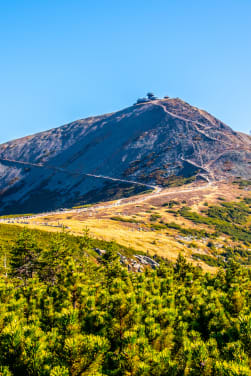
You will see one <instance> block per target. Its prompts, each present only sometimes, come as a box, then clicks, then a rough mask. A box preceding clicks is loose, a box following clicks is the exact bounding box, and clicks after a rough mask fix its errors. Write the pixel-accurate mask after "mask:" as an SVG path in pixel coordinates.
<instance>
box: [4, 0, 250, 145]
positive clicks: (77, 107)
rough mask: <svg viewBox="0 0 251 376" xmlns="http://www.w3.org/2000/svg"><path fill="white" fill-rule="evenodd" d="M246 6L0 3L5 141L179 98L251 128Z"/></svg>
mask: <svg viewBox="0 0 251 376" xmlns="http://www.w3.org/2000/svg"><path fill="white" fill-rule="evenodd" d="M250 17H251V1H250V0H220V1H219V0H217V1H216V0H189V1H188V0H158V1H157V0H123V1H122V0H114V1H112V0H35V1H34V0H22V1H21V0H8V1H4V0H2V1H0V38H1V39H0V40H1V44H0V116H1V122H0V129H1V132H0V142H4V141H7V140H10V139H13V138H17V137H21V136H24V135H28V134H32V133H35V132H38V131H42V130H46V129H49V128H53V127H56V126H60V125H62V124H64V123H67V122H70V121H73V120H76V119H79V118H83V117H87V116H89V115H98V114H101V113H106V112H112V111H116V110H119V109H121V108H124V107H127V106H129V105H131V104H132V103H133V102H134V101H135V100H136V99H137V98H138V97H141V96H144V95H145V93H146V92H147V91H153V92H154V93H155V94H156V95H158V96H164V95H169V96H172V97H180V98H182V99H184V100H185V101H187V102H189V103H190V104H192V105H195V106H198V107H200V108H203V109H205V110H207V111H208V112H210V113H212V114H213V115H215V116H216V117H218V118H220V119H221V120H222V121H224V122H225V123H227V124H228V125H230V126H231V127H233V128H234V129H235V130H239V131H243V132H247V133H248V132H249V131H250V130H251V24H250Z"/></svg>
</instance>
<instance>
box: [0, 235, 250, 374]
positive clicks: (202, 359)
mask: <svg viewBox="0 0 251 376" xmlns="http://www.w3.org/2000/svg"><path fill="white" fill-rule="evenodd" d="M34 234H35V232H32V233H31V232H28V231H23V232H21V234H20V235H19V236H18V238H17V240H16V241H13V243H12V245H11V247H10V252H9V251H8V252H7V251H6V254H7V258H8V266H7V267H5V268H3V270H2V273H1V278H0V297H1V300H0V375H4V376H11V375H12V376H13V375H14V376H16V375H17V376H22V375H24V376H26V375H28V376H38V375H41V376H59V375H60V376H69V375H72V376H80V375H82V376H84V375H88V376H101V375H103V376H112V375H114V376H115V375H121V376H122V375H128V376H129V375H135V376H148V375H149V376H150V375H151V376H167V375H172V376H182V375H189V376H195V375H198V376H200V375H212V376H227V375H229V376H230V375H231V376H237V375H241V376H247V375H249V374H250V373H249V367H250V356H251V351H250V350H251V315H250V300H249V299H250V295H249V294H250V290H249V287H250V272H249V271H248V270H247V269H245V268H242V267H241V266H240V265H238V264H236V263H234V262H229V263H228V267H227V269H226V270H221V269H220V270H219V272H218V274H217V275H210V274H204V273H203V272H202V271H201V269H200V268H195V267H192V266H191V265H190V264H188V263H187V262H186V261H185V259H184V258H183V257H181V256H180V257H179V258H178V259H177V262H176V264H175V265H173V264H171V263H163V264H161V266H160V268H159V269H158V270H155V271H152V270H150V269H147V270H146V271H145V272H144V273H129V272H128V271H127V270H126V269H125V268H123V267H122V266H120V264H119V261H118V259H117V256H116V252H115V250H114V246H112V244H111V245H110V246H108V249H107V253H106V255H105V256H104V260H103V262H102V264H97V262H96V261H95V260H94V259H93V258H92V257H91V256H90V253H89V252H88V248H89V247H90V244H91V242H92V240H91V239H90V238H89V236H88V232H87V231H86V233H85V236H84V237H83V239H82V241H81V242H79V244H78V246H77V243H74V242H73V241H72V240H70V238H69V237H68V236H67V235H64V234H60V235H56V236H55V235H54V236H53V238H52V240H50V239H48V241H47V242H41V241H38V240H37V238H36V236H35V235H34ZM41 236H42V235H41V233H39V237H40V238H41ZM2 251H3V252H4V249H2ZM88 254H89V255H88Z"/></svg>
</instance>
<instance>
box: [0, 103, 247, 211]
mask: <svg viewBox="0 0 251 376" xmlns="http://www.w3.org/2000/svg"><path fill="white" fill-rule="evenodd" d="M250 146H251V137H250V136H249V135H245V134H242V133H239V132H236V131H233V130H232V129H231V128H230V127H229V126H227V125H226V124H224V123H223V122H221V121H220V120H218V119H217V118H215V117H214V116H212V115H211V114H209V113H208V112H206V111H204V110H200V109H198V108H196V107H194V106H191V105H189V104H188V103H186V102H184V101H182V100H181V99H179V98H169V97H168V98H164V99H154V100H149V101H147V102H145V103H138V104H135V105H133V106H130V107H128V108H126V109H122V110H119V111H117V112H113V113H109V114H104V115H99V116H92V117H88V118H86V119H80V120H76V121H73V122H71V123H69V124H65V125H63V126H61V127H57V128H52V129H50V130H48V131H45V132H39V133H36V134H34V135H31V136H26V137H23V138H21V139H16V140H13V141H9V142H7V143H4V144H1V145H0V174H1V181H0V207H1V212H2V213H7V212H15V210H17V211H19V212H20V211H24V209H25V208H27V209H28V208H29V209H30V210H32V211H37V210H41V209H43V208H44V209H49V208H53V209H54V208H57V207H61V206H66V207H67V206H70V205H73V204H76V203H81V204H83V203H88V202H95V201H96V198H98V199H99V200H100V199H109V198H112V197H113V193H114V192H115V191H116V188H117V189H121V190H122V191H123V189H125V188H126V189H127V188H128V185H127V187H125V186H122V187H121V185H119V184H118V182H117V183H115V184H114V185H113V186H111V184H107V183H105V182H104V181H103V182H101V181H100V180H99V181H98V179H95V178H94V177H91V176H89V177H87V176H85V177H84V174H94V175H95V174H96V175H104V176H109V177H113V178H119V179H121V180H123V179H124V180H129V181H130V180H132V181H138V182H141V183H143V184H146V185H147V184H154V185H161V186H166V185H168V184H169V182H170V179H173V180H175V177H176V178H177V179H182V178H185V179H191V178H197V179H198V178H200V179H204V180H219V179H225V178H229V177H231V176H240V177H243V178H250V175H251V173H250V160H251V153H250V150H251V149H250ZM8 160H9V161H13V163H11V162H10V163H9V164H8ZM15 161H16V164H15ZM18 162H28V163H31V164H40V165H41V166H40V167H41V168H40V171H38V168H37V167H36V166H30V167H25V166H20V164H19V165H18ZM42 167H44V169H43V171H42V172H41V170H42ZM53 168H54V170H53ZM56 169H58V170H56ZM60 169H61V170H60ZM74 173H75V175H74ZM77 173H79V176H77ZM80 173H81V174H82V176H80ZM122 185H123V184H122ZM134 188H135V187H134ZM111 189H112V190H113V191H114V192H113V193H111V192H110V190H111ZM102 192H104V195H103V197H102ZM107 192H110V193H107ZM132 193H135V192H134V191H133V190H132ZM38 202H39V205H38ZM14 209H15V210H14ZM25 210H26V209H25Z"/></svg>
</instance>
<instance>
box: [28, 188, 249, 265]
mask: <svg viewBox="0 0 251 376" xmlns="http://www.w3.org/2000/svg"><path fill="white" fill-rule="evenodd" d="M170 191H172V192H173V189H172V190H171V189H166V190H165V191H164V193H165V192H166V194H164V195H161V196H160V197H150V198H149V199H148V200H146V201H144V202H141V203H137V204H135V203H128V202H126V203H124V204H123V205H120V206H117V207H109V208H99V205H97V206H95V207H94V209H92V208H90V209H88V211H86V212H80V213H63V214H60V215H54V216H47V218H46V219H45V218H35V219H32V220H30V223H29V225H28V226H29V227H32V228H40V229H43V230H48V231H59V230H60V229H59V228H56V227H51V225H57V224H58V223H60V224H63V225H64V226H67V227H68V228H69V229H68V230H67V231H70V232H71V233H73V234H76V235H79V234H81V233H82V231H83V228H85V227H86V226H87V227H88V228H89V229H90V232H91V234H92V235H93V236H94V237H97V238H99V239H103V240H108V241H110V240H114V241H116V242H118V243H119V244H121V245H124V246H130V247H132V248H134V249H136V250H139V251H143V252H148V253H149V254H150V255H153V254H158V255H159V256H163V257H165V258H167V259H169V260H172V261H174V260H175V259H176V258H177V256H178V254H179V253H182V254H183V255H184V256H186V257H187V258H188V259H189V261H191V262H193V263H194V264H200V265H201V266H202V267H203V269H204V270H207V271H210V272H214V271H215V270H216V268H213V267H210V266H208V265H206V264H205V263H203V262H198V261H195V260H193V259H192V258H191V254H192V253H193V252H194V251H195V250H194V248H189V243H190V242H189V241H185V240H182V239H179V238H178V237H177V235H178V233H177V231H176V230H174V229H163V230H158V231H154V230H152V229H151V228H150V223H151V222H150V216H151V214H158V215H160V216H161V218H160V220H163V222H165V223H168V222H176V223H177V224H179V225H181V226H182V227H185V228H195V229H206V226H205V225H195V224H193V223H192V222H190V221H188V220H186V219H184V218H182V217H176V216H175V215H174V213H170V212H168V211H167V210H168V208H167V207H163V206H162V205H163V204H164V203H166V202H167V201H169V200H176V201H178V202H179V203H180V205H184V202H185V204H186V205H188V206H190V207H192V209H193V210H195V211H197V210H201V209H202V208H203V207H205V206H204V204H205V202H207V203H208V204H213V203H217V202H219V199H218V198H219V197H223V198H224V199H225V200H227V201H231V200H234V199H236V197H238V196H245V195H247V194H248V193H247V192H245V191H243V190H239V189H238V188H237V187H236V186H233V185H232V184H226V183H218V184H217V185H214V186H211V187H208V188H207V189H202V190H201V191H196V192H189V193H180V192H179V191H180V189H177V192H176V193H171V194H170ZM181 202H183V204H181ZM178 207H179V206H178ZM113 216H120V217H123V218H128V219H134V220H136V221H138V223H128V222H121V221H115V220H112V219H111V217H113ZM45 222H46V223H47V224H48V225H46V226H45V225H44V224H45ZM208 231H209V232H210V230H209V229H208ZM195 242H196V246H197V248H196V252H197V253H202V254H203V253H204V254H208V249H207V246H206V244H205V241H204V242H203V241H202V240H195Z"/></svg>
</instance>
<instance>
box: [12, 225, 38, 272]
mask: <svg viewBox="0 0 251 376" xmlns="http://www.w3.org/2000/svg"><path fill="white" fill-rule="evenodd" d="M39 253H40V249H39V248H38V245H37V243H36V241H35V239H34V237H33V235H32V234H31V232H30V231H28V230H27V229H24V230H23V231H22V232H21V234H20V235H19V237H18V239H17V241H16V243H15V245H14V246H13V247H12V250H11V262H10V265H11V268H12V274H13V275H14V276H18V277H20V278H22V279H27V278H31V277H32V276H33V273H34V272H35V271H36V270H37V259H38V256H39Z"/></svg>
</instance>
